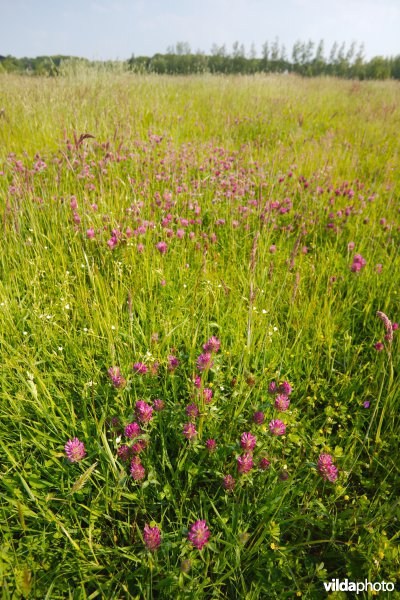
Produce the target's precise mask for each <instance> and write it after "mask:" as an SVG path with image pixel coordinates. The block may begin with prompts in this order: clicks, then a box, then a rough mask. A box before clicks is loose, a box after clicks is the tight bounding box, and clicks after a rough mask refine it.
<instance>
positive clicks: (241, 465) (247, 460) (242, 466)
mask: <svg viewBox="0 0 400 600" xmlns="http://www.w3.org/2000/svg"><path fill="white" fill-rule="evenodd" d="M237 462H238V473H241V474H243V473H248V472H249V471H251V469H252V468H253V455H252V453H251V452H245V453H244V454H242V456H238V459H237Z"/></svg>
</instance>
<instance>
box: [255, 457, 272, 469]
mask: <svg viewBox="0 0 400 600" xmlns="http://www.w3.org/2000/svg"><path fill="white" fill-rule="evenodd" d="M270 465H271V462H270V461H269V460H268V458H262V459H261V460H260V462H259V464H258V466H259V467H260V469H262V470H263V471H266V470H267V469H269V467H270Z"/></svg>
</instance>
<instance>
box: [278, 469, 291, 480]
mask: <svg viewBox="0 0 400 600" xmlns="http://www.w3.org/2000/svg"><path fill="white" fill-rule="evenodd" d="M279 479H280V480H281V481H286V480H287V479H289V473H288V472H287V471H281V472H280V473H279Z"/></svg>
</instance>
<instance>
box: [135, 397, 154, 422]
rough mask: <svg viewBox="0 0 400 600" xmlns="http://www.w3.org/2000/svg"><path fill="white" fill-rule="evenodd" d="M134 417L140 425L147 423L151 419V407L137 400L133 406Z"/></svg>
mask: <svg viewBox="0 0 400 600" xmlns="http://www.w3.org/2000/svg"><path fill="white" fill-rule="evenodd" d="M135 412H136V416H137V418H138V419H139V421H141V422H142V423H149V421H151V419H152V418H153V409H152V407H151V406H150V405H149V404H147V402H144V401H143V400H138V401H137V402H136V405H135Z"/></svg>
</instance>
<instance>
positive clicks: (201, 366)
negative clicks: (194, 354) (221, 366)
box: [196, 352, 214, 371]
mask: <svg viewBox="0 0 400 600" xmlns="http://www.w3.org/2000/svg"><path fill="white" fill-rule="evenodd" d="M213 364H214V363H213V361H212V358H211V353H210V352H205V353H204V354H200V356H199V357H198V359H197V362H196V365H197V368H198V370H199V371H205V370H206V369H210V368H211V367H212V366H213Z"/></svg>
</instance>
